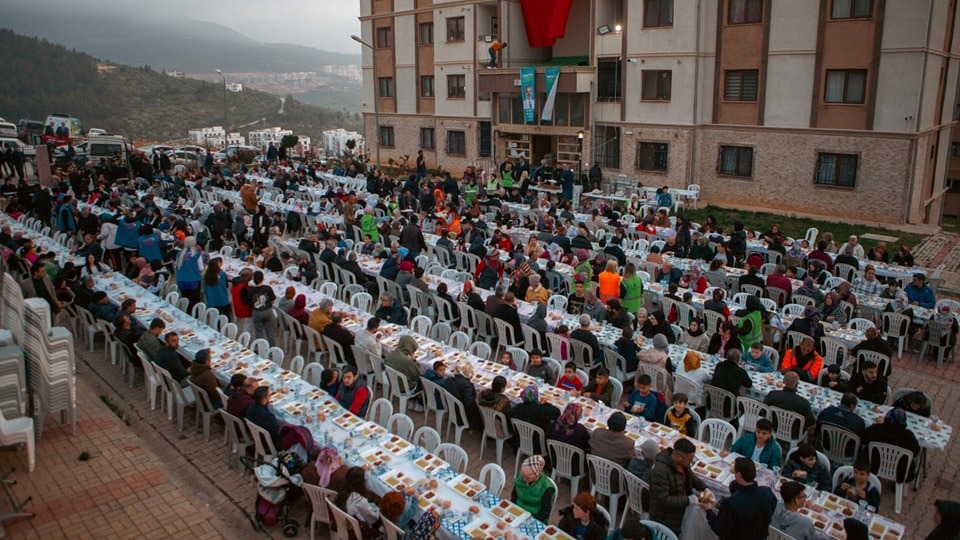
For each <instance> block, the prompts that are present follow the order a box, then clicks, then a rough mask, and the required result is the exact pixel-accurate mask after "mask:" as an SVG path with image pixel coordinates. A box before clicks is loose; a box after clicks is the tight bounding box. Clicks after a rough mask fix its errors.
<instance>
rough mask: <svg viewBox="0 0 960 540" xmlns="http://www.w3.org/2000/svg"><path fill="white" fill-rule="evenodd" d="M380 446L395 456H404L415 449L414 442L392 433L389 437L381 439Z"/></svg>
mask: <svg viewBox="0 0 960 540" xmlns="http://www.w3.org/2000/svg"><path fill="white" fill-rule="evenodd" d="M380 446H382V447H383V448H384V450H386V451H388V452H390V453H391V454H393V455H395V456H402V455H403V454H406V453H407V452H409V451H411V450H413V445H412V444H410V443H409V442H407V441H405V440H403V439H402V438H400V437H398V436H396V435H391V436H390V437H388V438H387V439H385V440H383V441H380Z"/></svg>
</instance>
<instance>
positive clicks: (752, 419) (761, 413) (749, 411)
mask: <svg viewBox="0 0 960 540" xmlns="http://www.w3.org/2000/svg"><path fill="white" fill-rule="evenodd" d="M737 411H738V414H739V422H738V423H739V426H740V427H739V428H738V429H737V436H742V435H743V434H744V433H747V432H750V433H753V432H755V431H756V430H757V420H760V419H761V418H770V408H769V407H767V406H766V405H764V404H763V402H760V401H757V400H755V399H750V398H746V397H743V396H741V397H739V398H737Z"/></svg>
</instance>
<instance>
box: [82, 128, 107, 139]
mask: <svg viewBox="0 0 960 540" xmlns="http://www.w3.org/2000/svg"><path fill="white" fill-rule="evenodd" d="M100 135H109V133H107V130H105V129H100V128H90V129H89V130H87V137H99V136H100Z"/></svg>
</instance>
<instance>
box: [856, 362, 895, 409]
mask: <svg viewBox="0 0 960 540" xmlns="http://www.w3.org/2000/svg"><path fill="white" fill-rule="evenodd" d="M879 371H880V370H879V368H878V367H877V365H876V364H875V363H873V362H871V361H869V360H868V361H865V362H863V363H861V364H860V371H858V372H856V373H854V374H853V376H852V377H850V382H849V383H848V384H847V388H849V389H850V391H851V392H853V393H854V394H856V395H857V397H858V398H860V399H864V400H867V401H870V402H872V403H878V404H882V403H886V401H887V391H888V389H889V388H888V386H887V378H886V377H884V376H883V375H880V373H879Z"/></svg>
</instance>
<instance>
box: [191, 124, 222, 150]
mask: <svg viewBox="0 0 960 540" xmlns="http://www.w3.org/2000/svg"><path fill="white" fill-rule="evenodd" d="M226 137H227V134H226V132H225V131H224V130H223V127H222V126H213V127H205V128H200V129H191V130H190V131H189V132H187V138H188V139H189V140H190V144H195V145H197V146H206V147H210V148H223V147H224V146H226Z"/></svg>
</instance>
